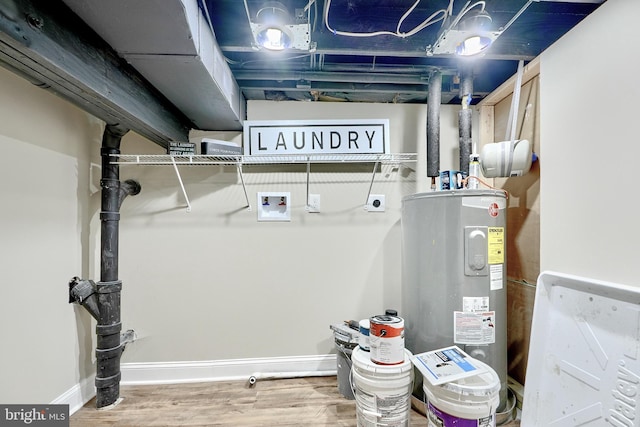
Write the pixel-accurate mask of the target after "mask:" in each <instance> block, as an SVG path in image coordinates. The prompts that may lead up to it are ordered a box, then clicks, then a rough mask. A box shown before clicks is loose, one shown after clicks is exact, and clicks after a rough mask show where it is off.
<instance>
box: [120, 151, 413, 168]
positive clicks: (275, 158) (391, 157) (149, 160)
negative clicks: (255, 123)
mask: <svg viewBox="0 0 640 427" xmlns="http://www.w3.org/2000/svg"><path fill="white" fill-rule="evenodd" d="M111 156H112V157H113V158H114V160H113V161H112V162H111V163H112V164H118V165H156V166H161V165H169V166H172V165H179V166H183V165H193V166H198V165H274V164H307V163H310V164H318V163H384V164H390V163H391V164H394V163H395V164H397V163H411V162H416V161H417V155H416V154H415V153H399V154H306V155H304V154H287V155H256V156H241V155H204V154H194V155H187V156H171V155H169V154H111Z"/></svg>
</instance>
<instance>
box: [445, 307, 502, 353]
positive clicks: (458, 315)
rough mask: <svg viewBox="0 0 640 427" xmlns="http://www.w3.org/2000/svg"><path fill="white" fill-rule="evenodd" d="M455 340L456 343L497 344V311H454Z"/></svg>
mask: <svg viewBox="0 0 640 427" xmlns="http://www.w3.org/2000/svg"><path fill="white" fill-rule="evenodd" d="M453 319H454V321H453V342H454V343H455V344H468V345H479V344H495V342H496V325H495V322H496V312H495V311H486V312H484V313H470V312H464V311H454V312H453Z"/></svg>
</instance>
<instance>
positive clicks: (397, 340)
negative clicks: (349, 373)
mask: <svg viewBox="0 0 640 427" xmlns="http://www.w3.org/2000/svg"><path fill="white" fill-rule="evenodd" d="M369 324H370V329H369V346H370V348H371V361H372V362H374V363H378V364H380V365H398V364H400V363H403V362H404V356H405V354H404V319H403V318H401V317H398V316H388V315H380V316H373V317H371V318H370V319H369Z"/></svg>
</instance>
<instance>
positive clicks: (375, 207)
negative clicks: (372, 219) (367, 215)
mask: <svg viewBox="0 0 640 427" xmlns="http://www.w3.org/2000/svg"><path fill="white" fill-rule="evenodd" d="M385 207H386V203H385V200H384V194H370V195H369V200H367V206H366V209H367V211H369V212H384V210H385Z"/></svg>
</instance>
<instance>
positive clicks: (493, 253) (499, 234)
mask: <svg viewBox="0 0 640 427" xmlns="http://www.w3.org/2000/svg"><path fill="white" fill-rule="evenodd" d="M487 242H488V251H487V254H488V258H489V264H504V227H489V230H488V236H487Z"/></svg>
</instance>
